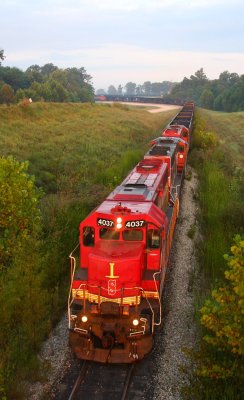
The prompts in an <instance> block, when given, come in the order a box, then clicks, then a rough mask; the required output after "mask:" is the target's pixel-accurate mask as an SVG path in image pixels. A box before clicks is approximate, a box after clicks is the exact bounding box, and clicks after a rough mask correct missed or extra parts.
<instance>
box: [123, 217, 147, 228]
mask: <svg viewBox="0 0 244 400" xmlns="http://www.w3.org/2000/svg"><path fill="white" fill-rule="evenodd" d="M144 224H145V221H144V220H143V219H140V220H136V221H127V222H126V223H125V227H126V228H141V227H142V226H143V225H144Z"/></svg>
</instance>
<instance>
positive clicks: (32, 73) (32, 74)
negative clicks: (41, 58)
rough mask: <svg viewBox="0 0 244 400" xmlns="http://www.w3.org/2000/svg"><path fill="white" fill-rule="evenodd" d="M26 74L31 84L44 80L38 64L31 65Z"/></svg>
mask: <svg viewBox="0 0 244 400" xmlns="http://www.w3.org/2000/svg"><path fill="white" fill-rule="evenodd" d="M25 74H26V77H27V79H28V80H29V83H30V84H31V83H33V82H39V83H41V82H43V76H42V73H41V67H40V66H39V65H37V64H35V65H31V66H30V67H29V68H27V70H26V71H25Z"/></svg>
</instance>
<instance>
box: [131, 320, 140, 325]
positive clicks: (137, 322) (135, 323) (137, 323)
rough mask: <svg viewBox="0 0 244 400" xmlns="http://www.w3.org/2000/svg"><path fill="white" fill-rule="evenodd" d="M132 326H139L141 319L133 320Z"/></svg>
mask: <svg viewBox="0 0 244 400" xmlns="http://www.w3.org/2000/svg"><path fill="white" fill-rule="evenodd" d="M132 324H133V325H134V326H138V325H139V319H137V318H135V319H133V321H132Z"/></svg>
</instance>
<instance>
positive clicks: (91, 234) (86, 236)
mask: <svg viewBox="0 0 244 400" xmlns="http://www.w3.org/2000/svg"><path fill="white" fill-rule="evenodd" d="M94 243H95V229H94V228H93V227H92V226H84V228H83V245H84V246H87V247H92V246H94Z"/></svg>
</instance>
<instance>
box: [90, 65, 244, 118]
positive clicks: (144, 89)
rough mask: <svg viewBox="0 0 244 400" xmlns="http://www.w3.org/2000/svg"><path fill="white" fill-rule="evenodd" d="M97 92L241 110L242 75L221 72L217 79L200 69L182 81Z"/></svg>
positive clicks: (243, 107)
mask: <svg viewBox="0 0 244 400" xmlns="http://www.w3.org/2000/svg"><path fill="white" fill-rule="evenodd" d="M96 94H97V95H105V94H109V95H125V96H127V95H130V96H131V95H132V96H133V95H134V96H161V97H162V100H165V103H172V104H183V103H185V102H187V101H194V103H195V104H196V105H198V106H199V107H203V108H207V109H210V110H216V111H226V112H233V111H242V110H244V75H238V74H237V73H235V72H233V73H230V72H228V71H224V72H222V73H221V74H220V75H219V78H218V79H213V80H210V79H208V78H207V76H206V74H205V73H204V71H203V68H200V69H199V70H198V71H196V72H195V74H194V75H191V76H190V78H186V77H185V78H184V79H183V81H182V82H179V83H176V82H169V81H163V82H150V81H147V82H144V83H143V84H142V85H137V84H136V83H134V82H128V83H126V85H125V86H124V87H122V86H121V85H119V86H118V88H117V89H116V88H115V86H113V85H110V86H109V87H108V90H107V91H105V90H104V89H98V90H97V91H96Z"/></svg>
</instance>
